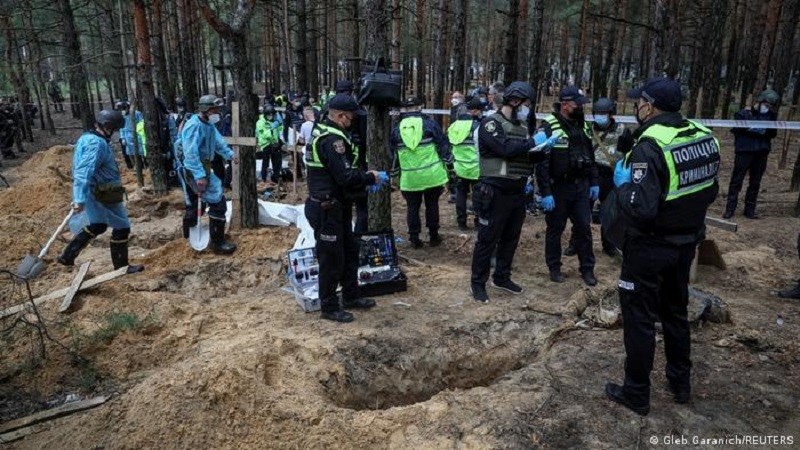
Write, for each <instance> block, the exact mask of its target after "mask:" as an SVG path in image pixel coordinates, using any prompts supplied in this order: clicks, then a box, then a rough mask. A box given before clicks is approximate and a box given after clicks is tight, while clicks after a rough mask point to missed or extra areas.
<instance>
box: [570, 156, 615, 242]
mask: <svg viewBox="0 0 800 450" xmlns="http://www.w3.org/2000/svg"><path fill="white" fill-rule="evenodd" d="M604 169H606V167H605V166H602V167H601V168H600V170H599V172H600V176H599V178H598V181H599V182H598V185H599V186H598V187H599V188H600V195H599V196H598V200H599V201H600V205H599V206H600V211H602V210H603V202H604V201H606V198H607V197H608V194H610V193H611V191H612V190H613V189H614V173H613V172H611V170H610V169H608V170H604ZM593 208H594V200H591V199H590V200H589V212H590V213H591V214H594V211H593ZM595 223H597V222H595ZM600 239H601V242H602V243H603V250H615V247H614V244H612V243H611V241H609V240H608V239H606V237H605V233H603V228H602V226H601V227H600ZM569 245H570V246H571V247H572V248H575V245H576V241H575V225H574V224H573V225H572V232H571V233H570V236H569Z"/></svg>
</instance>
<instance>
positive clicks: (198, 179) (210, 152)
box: [178, 95, 238, 255]
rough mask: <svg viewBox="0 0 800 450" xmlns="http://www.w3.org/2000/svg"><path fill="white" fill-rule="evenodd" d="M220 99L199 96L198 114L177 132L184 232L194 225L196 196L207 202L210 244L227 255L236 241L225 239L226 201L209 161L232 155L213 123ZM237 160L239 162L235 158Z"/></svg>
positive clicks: (219, 181)
mask: <svg viewBox="0 0 800 450" xmlns="http://www.w3.org/2000/svg"><path fill="white" fill-rule="evenodd" d="M222 103H223V101H222V99H220V98H217V97H216V96H214V95H204V96H202V97H200V102H199V105H198V108H197V110H198V113H197V114H195V115H194V116H192V117H191V118H190V119H188V120H187V121H186V124H185V125H184V126H183V127H182V129H181V133H180V147H181V150H180V154H179V155H178V156H179V158H178V159H179V163H180V167H181V168H182V169H183V170H179V174H180V175H181V176H182V177H183V188H184V196H185V203H186V213H185V214H184V216H183V235H184V237H186V238H188V237H189V229H190V228H191V227H193V226H195V225H196V224H197V220H198V217H197V201H198V199H197V195H198V194H200V195H201V197H202V199H203V201H204V202H206V203H208V207H209V208H208V216H209V219H210V230H209V231H210V232H211V243H212V249H213V251H214V253H218V254H224V255H228V254H231V253H233V252H234V251H236V244H232V243H229V242H226V241H225V212H226V211H227V203H226V201H225V196H224V195H223V194H222V180H220V178H219V177H218V176H217V175H216V174H215V173H214V171H213V170H211V161H212V160H213V159H214V155H215V154H218V155H220V156H221V157H222V158H223V159H225V160H226V161H230V160H232V159H233V158H234V154H233V151H232V150H231V149H230V148H229V147H228V144H227V143H225V138H223V137H222V135H221V134H220V133H219V131H218V130H217V128H216V127H215V126H214V125H215V124H216V123H217V122H219V120H220V114H219V113H220V106H221V105H222ZM234 162H238V161H234Z"/></svg>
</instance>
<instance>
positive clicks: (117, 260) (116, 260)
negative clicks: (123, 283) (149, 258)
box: [111, 241, 144, 273]
mask: <svg viewBox="0 0 800 450" xmlns="http://www.w3.org/2000/svg"><path fill="white" fill-rule="evenodd" d="M111 264H113V265H114V269H115V270H116V269H119V268H120V267H125V266H128V273H137V272H141V271H143V270H144V266H142V265H139V264H133V265H129V264H128V241H125V242H113V241H112V242H111Z"/></svg>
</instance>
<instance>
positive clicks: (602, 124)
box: [594, 116, 609, 128]
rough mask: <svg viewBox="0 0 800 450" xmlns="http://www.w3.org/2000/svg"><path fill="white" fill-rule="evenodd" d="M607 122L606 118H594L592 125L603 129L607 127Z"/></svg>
mask: <svg viewBox="0 0 800 450" xmlns="http://www.w3.org/2000/svg"><path fill="white" fill-rule="evenodd" d="M608 122H609V120H608V116H594V123H596V124H597V126H598V127H600V128H605V127H606V126H608Z"/></svg>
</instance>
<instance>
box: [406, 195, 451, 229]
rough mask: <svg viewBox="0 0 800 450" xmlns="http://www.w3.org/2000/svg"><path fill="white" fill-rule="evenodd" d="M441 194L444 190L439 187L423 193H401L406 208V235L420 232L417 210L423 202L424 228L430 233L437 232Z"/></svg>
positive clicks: (420, 222)
mask: <svg viewBox="0 0 800 450" xmlns="http://www.w3.org/2000/svg"><path fill="white" fill-rule="evenodd" d="M442 192H444V188H443V187H441V186H439V187H435V188H430V189H425V190H424V191H414V192H412V191H402V194H403V198H404V199H406V205H407V207H408V208H407V211H406V221H407V222H408V234H419V232H420V231H421V230H422V221H421V220H420V218H419V210H420V208H421V207H422V202H423V201H424V202H425V226H426V227H427V228H428V230H429V231H430V232H431V233H433V232H436V231H439V197H441V196H442Z"/></svg>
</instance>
